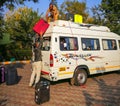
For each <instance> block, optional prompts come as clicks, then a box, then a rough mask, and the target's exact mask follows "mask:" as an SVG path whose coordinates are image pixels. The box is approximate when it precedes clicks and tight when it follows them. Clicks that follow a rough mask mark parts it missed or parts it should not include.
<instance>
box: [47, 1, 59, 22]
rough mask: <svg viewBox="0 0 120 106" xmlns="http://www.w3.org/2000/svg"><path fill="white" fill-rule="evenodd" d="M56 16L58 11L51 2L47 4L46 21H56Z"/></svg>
mask: <svg viewBox="0 0 120 106" xmlns="http://www.w3.org/2000/svg"><path fill="white" fill-rule="evenodd" d="M58 15H59V12H58V9H57V7H56V6H55V5H54V3H53V2H51V3H50V4H49V8H48V10H47V12H46V21H47V22H48V23H49V22H50V21H51V20H52V21H55V20H57V19H58Z"/></svg>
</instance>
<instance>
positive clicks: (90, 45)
mask: <svg viewBox="0 0 120 106" xmlns="http://www.w3.org/2000/svg"><path fill="white" fill-rule="evenodd" d="M95 41H96V45H95V44H94V43H95ZM95 46H96V47H95ZM81 47H82V50H83V51H89V50H90V51H99V50H100V40H99V38H88V37H81Z"/></svg>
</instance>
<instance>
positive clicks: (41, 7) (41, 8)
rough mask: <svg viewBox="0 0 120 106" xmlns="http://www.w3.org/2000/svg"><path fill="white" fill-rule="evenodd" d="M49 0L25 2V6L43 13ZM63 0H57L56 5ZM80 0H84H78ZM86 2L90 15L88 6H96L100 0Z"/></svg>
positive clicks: (87, 0)
mask: <svg viewBox="0 0 120 106" xmlns="http://www.w3.org/2000/svg"><path fill="white" fill-rule="evenodd" d="M50 1H51V0H39V2H38V3H33V2H27V3H25V6H27V7H29V8H33V10H35V11H37V10H38V12H39V14H41V13H42V12H43V13H44V14H45V13H46V11H47V8H48V7H49V3H50ZM64 1H65V0H57V4H58V7H59V6H60V5H61V4H62V3H63V2H64ZM78 1H80V2H82V1H84V0H78ZM86 3H87V8H88V9H89V12H90V15H92V13H91V11H90V8H92V7H94V6H95V5H96V6H97V5H98V4H100V3H101V0H86Z"/></svg>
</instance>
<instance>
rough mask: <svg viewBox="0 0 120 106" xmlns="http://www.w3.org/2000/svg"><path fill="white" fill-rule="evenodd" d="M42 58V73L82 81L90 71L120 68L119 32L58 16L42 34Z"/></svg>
mask: <svg viewBox="0 0 120 106" xmlns="http://www.w3.org/2000/svg"><path fill="white" fill-rule="evenodd" d="M42 58H43V70H42V77H44V78H46V79H48V80H50V81H58V80H62V79H73V80H71V81H74V84H75V85H77V86H79V85H83V84H85V83H86V81H87V77H88V76H89V75H92V74H98V73H104V72H110V71H116V70H120V36H119V35H117V34H115V33H112V32H110V30H109V28H107V27H105V26H95V25H89V24H88V25H87V24H77V23H74V22H70V21H64V20H57V21H55V22H51V23H50V26H49V28H48V29H47V31H46V33H45V34H44V36H43V50H42Z"/></svg>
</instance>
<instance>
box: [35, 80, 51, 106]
mask: <svg viewBox="0 0 120 106" xmlns="http://www.w3.org/2000/svg"><path fill="white" fill-rule="evenodd" d="M49 100H50V82H49V81H39V82H38V83H37V84H36V86H35V103H36V104H42V103H44V102H47V101H49Z"/></svg>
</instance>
